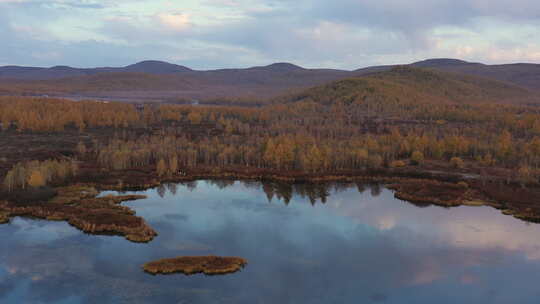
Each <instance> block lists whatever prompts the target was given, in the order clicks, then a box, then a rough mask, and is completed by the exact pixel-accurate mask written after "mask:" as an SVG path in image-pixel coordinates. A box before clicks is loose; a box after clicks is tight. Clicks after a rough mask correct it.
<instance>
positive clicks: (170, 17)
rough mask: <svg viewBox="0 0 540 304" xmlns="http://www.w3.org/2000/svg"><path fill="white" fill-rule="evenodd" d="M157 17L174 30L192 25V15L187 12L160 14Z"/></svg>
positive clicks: (180, 29)
mask: <svg viewBox="0 0 540 304" xmlns="http://www.w3.org/2000/svg"><path fill="white" fill-rule="evenodd" d="M157 19H158V20H159V22H160V23H161V24H162V25H164V26H166V27H167V28H169V29H171V30H174V31H184V30H186V29H188V28H190V27H191V22H190V16H189V14H185V13H176V14H166V13H164V14H158V15H157Z"/></svg>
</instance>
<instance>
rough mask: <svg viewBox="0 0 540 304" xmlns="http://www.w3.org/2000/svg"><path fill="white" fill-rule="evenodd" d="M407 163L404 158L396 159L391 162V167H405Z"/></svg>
mask: <svg viewBox="0 0 540 304" xmlns="http://www.w3.org/2000/svg"><path fill="white" fill-rule="evenodd" d="M406 165H407V164H405V162H404V161H402V160H395V161H393V162H391V163H390V168H401V167H405V166H406Z"/></svg>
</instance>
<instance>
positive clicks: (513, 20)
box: [0, 0, 540, 69]
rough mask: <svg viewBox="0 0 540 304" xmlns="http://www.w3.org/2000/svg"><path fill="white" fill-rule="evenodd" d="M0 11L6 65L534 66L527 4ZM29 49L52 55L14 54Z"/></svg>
mask: <svg viewBox="0 0 540 304" xmlns="http://www.w3.org/2000/svg"><path fill="white" fill-rule="evenodd" d="M67 9H69V14H66V10H67ZM0 11H3V12H4V14H2V13H1V12H0V17H2V19H4V18H6V19H5V20H0V39H2V41H3V42H4V44H5V45H6V47H5V48H4V50H3V54H0V61H1V62H11V63H25V64H39V65H51V64H53V61H54V64H57V63H58V62H57V61H58V60H60V61H61V60H62V58H65V60H66V61H68V60H71V57H72V56H71V55H67V54H69V53H70V52H71V49H77V48H78V47H76V45H82V44H84V45H86V46H94V47H96V48H97V49H96V50H103V49H104V48H105V49H114V50H117V51H119V52H120V53H122V54H128V55H130V56H129V57H137V58H138V57H145V58H150V59H152V58H155V57H156V56H161V59H165V58H178V60H181V62H177V63H180V64H188V63H190V64H193V65H194V66H193V67H194V68H220V67H231V66H252V65H261V64H268V63H271V62H275V61H292V62H295V63H298V64H301V65H305V66H308V67H335V68H346V69H355V68H359V67H363V66H368V65H375V64H393V63H407V62H412V61H416V60H421V59H425V58H429V57H449V56H450V57H460V58H462V59H466V60H474V61H482V62H487V63H503V62H512V61H533V62H538V61H540V55H539V50H540V35H539V34H538V33H540V2H538V1H532V0H515V1H514V2H513V4H512V5H511V6H509V5H508V2H507V1H505V0H489V1H488V0H411V1H402V0H379V1H359V0H337V1H327V0H297V1H288V0H263V1H254V0H205V1H201V2H196V1H195V2H190V1H182V2H172V1H168V0H155V1H149V0H112V1H107V2H105V3H104V2H100V1H95V0H50V1H44V0H0ZM44 40H47V41H49V42H50V43H42V42H43V41H44ZM53 43H55V44H56V45H54V44H53ZM105 45H106V47H104V46H105ZM148 45H153V47H151V48H148ZM28 46H31V47H33V48H34V49H33V52H34V53H40V52H43V53H44V54H55V56H33V55H31V54H29V55H28V56H26V57H25V56H22V55H20V54H17V53H18V52H21V53H29V52H27V51H26V50H22V49H21V47H28ZM149 50H151V51H149ZM146 52H148V53H146ZM235 52H236V54H237V55H236V56H235V55H234V54H235ZM88 53H90V54H92V52H91V51H89V52H88ZM94 54H99V53H98V52H94ZM62 56H65V57H62ZM104 56H105V57H107V58H111V59H112V58H116V56H114V55H113V54H110V55H106V54H104ZM225 56H227V57H225ZM91 57H95V56H91ZM80 60H81V63H80V64H82V63H83V62H84V63H89V64H90V65H97V64H98V63H99V64H102V63H103V62H104V60H103V58H93V59H92V58H84V59H80ZM92 63H93V64H92ZM108 65H118V64H117V63H116V62H112V61H111V62H108Z"/></svg>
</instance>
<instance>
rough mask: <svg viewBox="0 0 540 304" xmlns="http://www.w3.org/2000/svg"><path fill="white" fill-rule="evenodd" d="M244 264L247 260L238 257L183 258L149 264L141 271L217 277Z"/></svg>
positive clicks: (236, 269) (238, 268)
mask: <svg viewBox="0 0 540 304" xmlns="http://www.w3.org/2000/svg"><path fill="white" fill-rule="evenodd" d="M246 264H247V260H246V259H243V258H239V257H218V256H213V255H211V256H184V257H177V258H170V259H161V260H157V261H153V262H149V263H146V264H144V265H143V269H144V271H146V272H148V273H150V274H153V275H156V274H173V273H183V274H187V275H190V274H196V273H204V274H206V275H217V274H228V273H233V272H237V271H238V270H240V269H242V268H243V267H244V266H245V265H246Z"/></svg>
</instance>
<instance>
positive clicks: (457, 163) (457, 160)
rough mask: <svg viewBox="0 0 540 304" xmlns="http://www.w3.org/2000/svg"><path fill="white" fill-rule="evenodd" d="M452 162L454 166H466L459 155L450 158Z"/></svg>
mask: <svg viewBox="0 0 540 304" xmlns="http://www.w3.org/2000/svg"><path fill="white" fill-rule="evenodd" d="M450 164H451V165H452V167H454V168H463V166H464V162H463V160H462V159H461V158H459V157H452V159H450Z"/></svg>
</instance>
